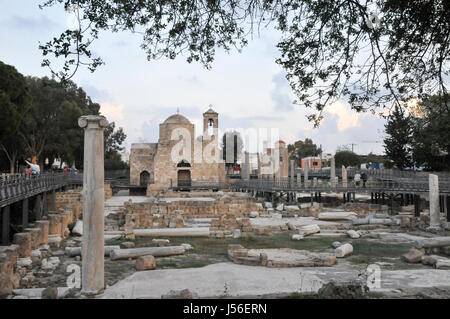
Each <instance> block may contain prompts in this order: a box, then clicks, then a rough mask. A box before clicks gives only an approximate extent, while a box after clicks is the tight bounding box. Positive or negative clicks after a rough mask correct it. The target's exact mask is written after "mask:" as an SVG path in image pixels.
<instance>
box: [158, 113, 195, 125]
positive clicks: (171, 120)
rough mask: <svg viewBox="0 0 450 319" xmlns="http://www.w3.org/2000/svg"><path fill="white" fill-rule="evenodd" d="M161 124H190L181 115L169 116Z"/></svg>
mask: <svg viewBox="0 0 450 319" xmlns="http://www.w3.org/2000/svg"><path fill="white" fill-rule="evenodd" d="M163 124H191V122H190V121H189V120H188V119H187V118H185V117H184V116H183V115H181V114H174V115H171V116H169V117H168V118H167V119H166V120H165V121H164V122H163Z"/></svg>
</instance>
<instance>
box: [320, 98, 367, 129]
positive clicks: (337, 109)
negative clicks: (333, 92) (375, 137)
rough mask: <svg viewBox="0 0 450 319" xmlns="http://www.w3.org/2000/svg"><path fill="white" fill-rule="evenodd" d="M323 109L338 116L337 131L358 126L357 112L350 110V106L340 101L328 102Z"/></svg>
mask: <svg viewBox="0 0 450 319" xmlns="http://www.w3.org/2000/svg"><path fill="white" fill-rule="evenodd" d="M325 110H326V112H328V113H330V114H334V115H337V116H338V121H337V128H338V131H339V132H342V131H345V130H347V129H349V128H351V127H356V126H358V120H359V114H358V113H356V112H354V111H352V110H350V107H348V106H347V105H345V104H344V103H342V102H341V101H336V102H333V103H331V104H329V105H328V106H327V107H326V109H325Z"/></svg>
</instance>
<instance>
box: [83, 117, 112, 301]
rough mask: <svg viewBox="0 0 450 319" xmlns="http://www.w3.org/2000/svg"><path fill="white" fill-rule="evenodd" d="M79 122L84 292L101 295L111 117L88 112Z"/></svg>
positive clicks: (102, 287) (103, 285) (85, 293)
mask: <svg viewBox="0 0 450 319" xmlns="http://www.w3.org/2000/svg"><path fill="white" fill-rule="evenodd" d="M78 125H79V126H80V127H82V128H84V167H83V250H82V251H83V253H82V256H83V259H82V267H81V292H82V293H83V294H84V295H98V294H101V293H103V289H104V288H105V281H104V280H105V278H104V236H103V235H104V205H105V191H104V185H105V181H104V154H103V129H104V128H105V127H106V126H107V125H108V121H107V120H106V118H105V117H104V116H97V115H85V116H82V117H80V118H79V119H78Z"/></svg>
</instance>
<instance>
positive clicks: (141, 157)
mask: <svg viewBox="0 0 450 319" xmlns="http://www.w3.org/2000/svg"><path fill="white" fill-rule="evenodd" d="M156 152H157V144H156V143H142V144H133V145H131V151H130V184H131V185H139V184H140V174H141V173H142V172H143V171H147V172H148V173H149V174H150V181H152V180H153V179H154V158H155V154H156Z"/></svg>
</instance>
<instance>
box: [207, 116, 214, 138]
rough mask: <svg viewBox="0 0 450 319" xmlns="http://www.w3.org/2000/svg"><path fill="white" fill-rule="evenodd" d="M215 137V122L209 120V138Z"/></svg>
mask: <svg viewBox="0 0 450 319" xmlns="http://www.w3.org/2000/svg"><path fill="white" fill-rule="evenodd" d="M213 135H214V120H213V119H209V120H208V136H213Z"/></svg>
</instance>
